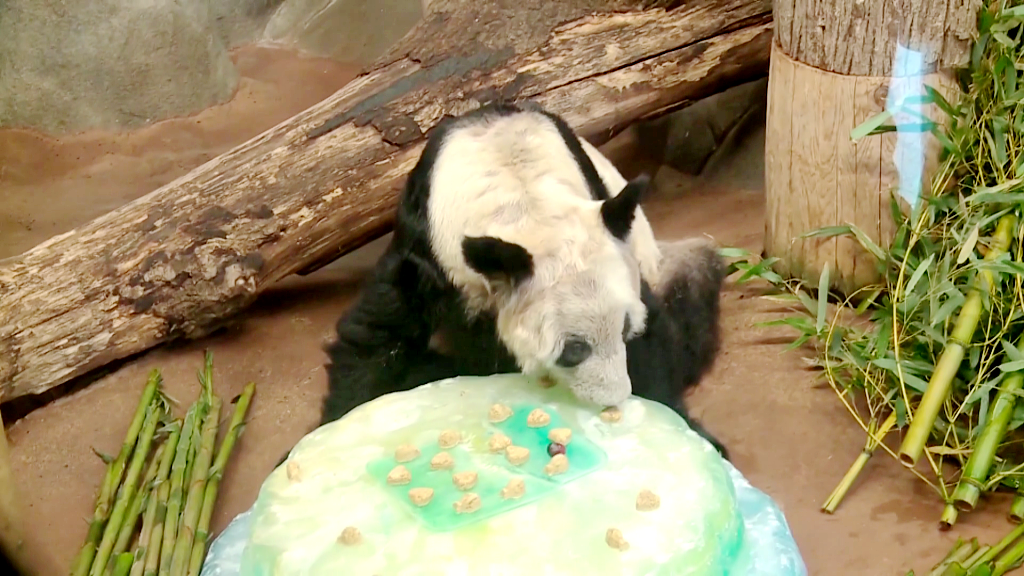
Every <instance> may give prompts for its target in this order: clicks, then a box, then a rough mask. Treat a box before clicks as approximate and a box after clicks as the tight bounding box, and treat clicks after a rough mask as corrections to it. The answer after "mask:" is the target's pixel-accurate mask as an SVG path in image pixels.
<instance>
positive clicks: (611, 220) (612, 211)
mask: <svg viewBox="0 0 1024 576" xmlns="http://www.w3.org/2000/svg"><path fill="white" fill-rule="evenodd" d="M650 185H651V179H650V177H649V176H647V175H646V174H641V175H639V176H637V177H636V178H634V179H633V180H632V181H630V182H629V183H627V184H626V187H625V188H623V189H622V192H619V195H618V196H615V197H613V198H609V199H608V200H605V201H604V202H603V203H602V204H601V218H602V219H603V220H604V225H605V228H607V229H608V231H609V232H611V233H612V236H615V237H616V238H618V239H619V240H622V241H625V240H626V237H627V236H629V231H630V229H631V228H632V227H633V217H634V216H635V215H636V207H637V206H639V205H640V200H641V198H642V197H643V195H644V193H646V192H647V189H648V188H649V187H650Z"/></svg>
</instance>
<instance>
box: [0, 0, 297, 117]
mask: <svg viewBox="0 0 1024 576" xmlns="http://www.w3.org/2000/svg"><path fill="white" fill-rule="evenodd" d="M279 3H280V0H63V1H61V2H50V1H41V0H6V1H5V2H0V126H4V127H31V128H37V129H40V130H43V131H45V132H57V133H67V132H76V131H81V130H87V129H90V128H101V129H125V128H133V127H137V126H140V125H144V124H147V123H150V122H153V121H156V120H160V119H163V118H168V117H172V116H182V115H188V114H192V113H195V112H198V111H200V110H202V109H204V108H207V107H209V106H211V105H213V104H217V103H220V102H224V101H225V100H227V99H228V98H230V96H231V95H232V94H233V92H234V90H235V86H236V84H237V80H238V74H237V72H236V71H235V68H234V66H233V64H232V63H231V59H230V58H229V56H228V50H229V49H230V48H231V47H232V46H233V45H236V44H238V43H241V42H245V41H247V40H249V39H251V38H253V37H255V35H256V34H257V33H258V32H259V31H260V30H261V29H262V26H261V25H260V21H261V20H264V21H265V19H266V17H267V15H268V14H269V12H270V11H271V10H272V9H273V8H275V7H276V5H277V4H279Z"/></svg>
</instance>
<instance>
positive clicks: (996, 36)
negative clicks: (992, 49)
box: [992, 32, 1017, 48]
mask: <svg viewBox="0 0 1024 576" xmlns="http://www.w3.org/2000/svg"><path fill="white" fill-rule="evenodd" d="M992 39H993V40H995V41H996V42H999V43H1000V44H1002V45H1003V46H1006V47H1007V48H1015V47H1016V46H1017V43H1016V42H1014V41H1013V40H1011V39H1010V37H1009V36H1007V35H1006V34H1004V33H1002V32H993V33H992Z"/></svg>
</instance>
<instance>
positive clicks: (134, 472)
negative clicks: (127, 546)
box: [89, 404, 162, 576]
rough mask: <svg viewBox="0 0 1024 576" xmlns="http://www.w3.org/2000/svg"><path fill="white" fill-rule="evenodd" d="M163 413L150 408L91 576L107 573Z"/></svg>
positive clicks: (152, 405)
mask: <svg viewBox="0 0 1024 576" xmlns="http://www.w3.org/2000/svg"><path fill="white" fill-rule="evenodd" d="M161 412H162V410H161V409H160V408H159V407H158V406H157V405H156V404H151V405H150V406H149V411H148V413H147V414H146V421H145V424H143V426H142V432H141V433H140V434H139V444H138V446H136V448H135V451H134V454H132V461H131V465H130V466H129V467H128V473H127V474H126V475H125V481H124V485H123V486H122V487H121V489H120V490H119V491H118V493H117V498H116V500H115V501H114V509H113V510H112V511H111V512H110V520H109V521H108V522H107V526H106V527H105V528H104V530H103V539H102V540H100V545H99V547H98V548H97V549H96V557H95V559H94V560H93V563H92V569H91V570H90V572H89V573H90V575H91V576H102V575H103V573H104V572H106V569H107V560H108V559H109V558H110V553H111V552H112V551H113V548H114V541H115V540H116V538H117V535H118V533H120V531H121V524H122V523H123V522H124V516H125V512H126V511H127V509H128V506H129V505H130V504H131V500H132V497H133V496H134V495H135V490H136V487H137V485H138V482H139V475H140V474H142V465H143V464H144V463H145V462H146V458H147V457H148V456H149V449H150V445H151V444H152V442H153V436H154V434H155V433H156V425H157V422H158V421H159V420H160V416H161Z"/></svg>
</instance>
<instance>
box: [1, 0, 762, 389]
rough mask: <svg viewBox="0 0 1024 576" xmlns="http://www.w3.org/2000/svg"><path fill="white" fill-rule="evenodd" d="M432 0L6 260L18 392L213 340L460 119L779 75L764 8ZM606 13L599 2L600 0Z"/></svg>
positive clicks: (598, 127) (594, 115)
mask: <svg viewBox="0 0 1024 576" xmlns="http://www.w3.org/2000/svg"><path fill="white" fill-rule="evenodd" d="M506 4H512V3H505V2H501V3H498V2H478V1H468V0H461V1H458V2H455V1H447V2H445V1H440V0H437V1H434V2H432V3H431V4H430V9H431V13H430V14H428V16H427V17H426V18H425V19H424V20H423V21H422V22H421V23H420V24H419V25H418V26H417V27H415V28H414V29H413V30H412V31H411V32H410V33H409V35H408V36H407V37H406V38H404V39H403V40H402V41H401V42H399V43H398V45H397V46H396V47H395V49H394V50H393V51H392V52H391V53H389V54H388V55H386V56H385V57H383V58H382V59H381V60H380V61H379V62H377V63H376V64H375V65H373V66H371V67H370V68H369V69H368V70H367V71H365V72H364V73H363V74H361V75H360V76H359V77H357V78H356V79H355V80H353V81H352V82H351V83H350V84H349V85H347V86H346V87H344V88H343V89H341V90H339V91H338V92H337V93H336V94H334V95H333V96H331V97H330V98H328V99H327V100H325V101H323V102H321V103H320V104H318V105H316V106H313V107H312V108H310V109H308V110H306V111H305V112H303V113H301V114H299V115H297V116H295V117H293V118H291V119H289V120H287V121H285V122H283V123H281V124H279V125H278V126H276V127H274V128H272V129H270V130H268V131H267V132H265V133H263V134H261V135H259V136H257V137H255V138H253V139H252V140H250V141H248V142H246V143H244V144H241V145H239V146H237V147H235V148H234V149H232V150H230V151H229V152H227V153H225V154H223V155H221V156H219V157H217V158H214V159H213V160H211V161H210V162H207V163H206V164H204V165H202V166H200V167H198V168H196V169H195V170H193V171H192V172H190V173H189V174H187V175H185V176H183V177H181V178H179V179H177V180H175V181H174V182H171V183H169V184H167V185H166V186H163V187H162V188H160V189H158V190H156V191H154V192H152V193H150V194H148V195H146V196H144V197H142V198H140V199H138V200H136V201H134V202H132V203H129V204H127V205H125V206H122V207H121V208H119V209H117V210H114V211H113V212H111V213H109V214H107V215H105V216H103V217H100V218H98V219H96V220H94V221H92V222H90V223H88V224H85V225H84V226H82V227H80V228H78V229H76V230H73V231H71V232H68V233H66V234H62V235H60V236H57V237H54V238H52V239H50V240H48V241H47V242H44V243H43V244H41V245H39V246H37V247H35V248H33V249H32V250H30V251H28V252H27V253H25V254H23V255H21V256H19V257H17V258H13V259H9V260H7V261H3V262H0V390H2V392H3V398H4V399H13V398H17V397H19V396H23V395H26V394H32V393H39V392H42V391H45V390H47V389H50V388H52V387H54V386H56V385H58V384H61V383H63V382H66V381H67V380H69V379H71V378H73V377H75V376H78V375H81V374H84V373H86V372H87V371H89V370H92V369H95V368H98V367H101V366H103V365H105V364H107V363H109V362H111V361H113V360H116V359H120V358H124V357H126V356H129V355H132V354H135V353H138V352H141V351H144V350H146V349H148V348H150V347H152V346H155V345H157V344H159V343H161V342H166V341H169V340H171V339H174V338H179V337H198V336H202V335H204V334H207V333H209V332H210V331H211V330H212V329H214V328H216V327H217V326H219V325H220V324H222V323H223V322H224V321H225V319H227V318H229V317H230V316H231V315H233V314H234V313H236V312H238V311H239V310H241V309H243V308H244V307H245V306H246V305H248V304H249V303H251V302H252V301H253V300H254V299H255V297H256V296H257V295H258V294H259V293H260V292H261V291H263V290H264V289H265V288H266V287H267V286H269V285H271V284H273V283H274V282H275V281H277V280H279V279H281V278H283V277H285V276H288V275H290V274H293V273H296V272H301V271H304V270H307V271H308V270H310V269H313V268H315V267H316V266H318V265H321V264H322V263H324V262H327V261H330V260H333V259H336V258H338V257H340V256H341V255H343V254H345V253H347V252H349V251H351V250H353V249H355V248H357V247H359V246H360V245H362V244H364V243H366V242H367V241H369V240H371V239H373V238H376V237H379V236H381V235H382V234H384V233H386V232H387V230H388V227H389V225H390V223H391V217H392V213H393V209H394V207H395V201H396V198H397V191H398V190H399V189H400V187H401V185H402V183H403V180H404V176H405V174H406V173H407V172H408V170H409V169H411V167H412V166H413V164H414V163H415V162H416V159H417V157H418V154H419V152H420V150H421V148H422V146H423V139H424V134H425V133H426V132H427V131H428V130H429V129H430V128H431V127H432V126H434V125H435V124H436V123H437V122H438V120H440V119H441V118H442V116H443V115H444V114H458V113H462V112H465V111H467V110H470V109H473V108H475V107H477V106H479V105H480V103H482V102H484V101H487V100H491V99H495V98H505V99H532V100H534V101H537V102H539V103H541V104H542V105H544V106H546V107H547V108H548V109H549V110H551V111H553V112H556V113H558V114H561V115H563V116H564V117H565V118H566V120H567V121H568V122H569V123H570V124H571V125H572V126H573V127H575V128H576V129H578V130H580V132H581V134H582V135H583V136H584V137H588V138H593V139H594V140H595V141H599V140H600V139H602V138H610V137H611V136H612V135H613V134H615V133H616V132H617V131H618V130H621V129H622V128H623V127H625V126H627V125H628V124H629V123H631V122H633V121H635V120H637V119H640V118H644V117H651V116H656V115H659V114H661V113H664V112H667V111H670V110H673V109H675V108H679V107H681V106H684V105H685V104H686V103H688V102H691V101H693V100H695V99H698V98H701V97H704V96H708V95H710V94H712V93H715V92H718V91H721V90H723V89H725V88H728V87H730V86H732V85H735V84H739V83H743V82H747V81H750V80H754V79H756V78H758V77H763V76H764V74H765V73H766V71H767V61H768V51H769V44H770V38H771V34H772V32H771V18H770V13H769V7H768V5H766V4H764V3H763V2H761V1H760V0H699V1H696V2H691V3H688V4H687V5H686V6H682V7H675V8H671V9H665V8H663V7H658V8H647V9H643V10H633V11H626V12H616V11H612V10H613V9H615V10H618V9H622V8H630V7H633V8H644V7H645V6H648V5H652V4H657V5H659V6H665V5H674V4H677V2H668V3H666V2H664V1H660V2H641V1H639V0H636V1H634V2H613V1H598V0H592V1H591V2H550V1H548V0H522V1H520V2H516V3H514V8H504V7H503V6H505V5H506ZM601 6H603V7H605V8H604V9H602V10H599V11H596V12H594V9H595V7H601Z"/></svg>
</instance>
